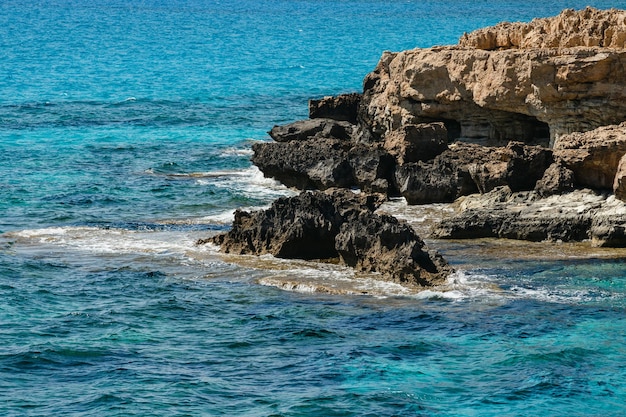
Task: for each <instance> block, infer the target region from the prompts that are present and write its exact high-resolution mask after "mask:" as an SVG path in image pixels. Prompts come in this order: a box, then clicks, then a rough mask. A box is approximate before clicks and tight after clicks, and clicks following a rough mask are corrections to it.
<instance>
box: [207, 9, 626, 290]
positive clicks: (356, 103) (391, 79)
mask: <svg viewBox="0 0 626 417" xmlns="http://www.w3.org/2000/svg"><path fill="white" fill-rule="evenodd" d="M625 22H626V11H621V10H615V9H611V10H597V9H593V8H586V9H584V10H580V11H574V10H564V11H563V12H562V13H561V14H559V15H558V16H555V17H552V18H545V19H535V20H533V21H532V22H530V23H501V24H499V25H496V26H494V27H490V28H485V29H480V30H478V31H475V32H472V33H469V34H464V35H463V36H462V37H461V39H460V41H459V44H458V45H454V46H444V47H432V48H426V49H414V50H410V51H403V52H397V53H392V52H385V53H384V54H383V55H382V57H381V59H380V61H379V63H378V65H377V66H376V68H375V69H374V71H373V72H371V73H370V74H368V75H367V76H366V77H365V79H364V82H363V91H362V93H352V94H344V95H340V96H336V97H324V98H322V99H319V100H311V101H310V102H309V119H306V120H301V121H297V122H294V123H290V124H288V125H284V126H275V127H274V128H273V129H272V130H271V131H270V132H269V134H270V136H271V138H272V139H273V141H271V142H263V143H257V144H255V145H253V151H254V155H253V157H252V162H253V163H254V164H255V165H256V166H257V167H259V169H260V170H261V171H262V172H263V173H264V175H265V176H267V177H271V178H274V179H276V180H278V181H280V182H282V183H283V184H285V185H287V186H289V187H294V188H297V189H299V190H302V191H303V193H302V194H301V195H300V196H298V197H294V198H292V199H281V200H278V201H277V202H275V203H274V204H273V205H272V207H271V208H270V209H268V210H266V211H263V212H257V213H245V212H238V213H237V214H236V216H235V222H234V224H233V229H232V230H231V231H230V232H229V233H228V234H226V235H221V236H218V237H215V238H213V239H212V240H211V241H212V242H213V243H216V244H219V245H221V248H222V250H223V251H226V252H237V253H250V254H262V253H271V254H274V255H275V256H279V257H281V256H284V257H296V258H303V259H307V258H308V259H311V258H315V259H319V258H338V259H340V260H341V262H343V263H345V264H346V265H350V266H354V267H356V268H357V269H360V270H363V271H376V272H380V273H381V275H383V276H385V277H386V279H389V280H392V281H394V282H400V283H403V284H407V283H408V284H409V285H416V286H429V285H437V284H438V283H441V282H442V281H441V280H442V279H443V277H445V276H446V275H447V274H449V273H450V272H451V271H452V268H450V267H449V266H448V264H447V263H446V262H445V260H443V259H442V258H441V257H440V256H439V255H437V254H435V253H434V252H432V251H429V250H428V249H427V248H426V246H425V245H424V243H423V241H422V239H421V238H420V237H419V236H417V235H416V234H415V233H414V232H411V231H410V230H408V229H411V228H410V226H408V225H407V224H405V223H403V222H399V221H398V220H396V219H394V218H392V217H390V216H384V215H379V214H376V213H374V209H375V206H376V204H378V203H374V202H375V201H378V202H380V200H381V199H385V198H391V197H399V196H402V197H404V198H405V199H406V201H407V203H408V204H411V205H418V204H429V203H450V204H451V207H453V208H454V210H455V212H454V214H453V215H452V216H447V217H446V218H442V219H441V222H440V223H439V224H438V225H437V226H436V227H435V228H434V230H433V235H432V236H431V237H433V238H437V239H472V238H484V237H494V238H508V239H520V240H529V241H544V240H548V241H563V242H567V241H586V240H589V241H590V242H591V244H592V245H594V246H608V247H626V203H625V201H626V122H625V121H626V73H625V72H624V71H623V68H624V67H625V66H626V23H625ZM338 189H344V191H341V190H338ZM346 189H358V190H360V192H361V194H355V193H353V192H349V191H345V190H346ZM312 190H316V191H312ZM324 190H326V192H323V191H324ZM373 195H376V196H377V197H373ZM378 196H382V197H378ZM289 207H290V208H289ZM331 208H332V209H331ZM407 227H408V229H407ZM383 236H384V237H383ZM390 236H393V238H391V237H390ZM292 252H293V253H292Z"/></svg>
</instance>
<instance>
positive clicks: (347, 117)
mask: <svg viewBox="0 0 626 417" xmlns="http://www.w3.org/2000/svg"><path fill="white" fill-rule="evenodd" d="M359 104H361V94H358V93H351V94H342V95H339V96H336V97H332V96H328V97H324V98H322V99H320V100H309V118H311V119H319V118H326V119H334V120H343V121H346V122H350V123H352V124H356V123H357V113H358V109H359Z"/></svg>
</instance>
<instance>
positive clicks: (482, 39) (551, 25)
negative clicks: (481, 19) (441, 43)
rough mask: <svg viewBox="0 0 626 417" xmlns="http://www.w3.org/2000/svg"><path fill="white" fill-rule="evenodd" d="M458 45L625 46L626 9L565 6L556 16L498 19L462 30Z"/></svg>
mask: <svg viewBox="0 0 626 417" xmlns="http://www.w3.org/2000/svg"><path fill="white" fill-rule="evenodd" d="M459 45H460V46H465V47H471V48H476V49H484V50H487V51H492V50H496V49H511V48H518V49H534V48H574V47H577V46H584V47H605V48H624V47H625V46H626V12H624V11H622V10H615V9H612V10H597V9H594V8H591V7H587V8H586V9H584V10H581V11H578V12H577V11H575V10H572V9H566V10H563V11H562V12H561V14H559V15H558V16H556V17H552V18H547V19H534V20H533V21H532V22H530V23H508V22H504V23H500V24H498V25H496V26H493V27H489V28H485V29H479V30H476V31H474V32H472V33H470V34H465V35H463V36H462V37H461V40H460V41H459Z"/></svg>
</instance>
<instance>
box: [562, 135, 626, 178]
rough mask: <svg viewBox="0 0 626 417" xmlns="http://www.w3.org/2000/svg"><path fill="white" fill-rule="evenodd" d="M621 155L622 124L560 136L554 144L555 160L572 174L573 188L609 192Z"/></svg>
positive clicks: (624, 149)
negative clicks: (574, 182)
mask: <svg viewBox="0 0 626 417" xmlns="http://www.w3.org/2000/svg"><path fill="white" fill-rule="evenodd" d="M625 154H626V123H622V124H620V125H613V126H603V127H600V128H598V129H595V130H592V131H589V132H585V133H572V134H569V135H564V136H562V137H560V138H559V140H558V141H557V142H556V143H555V144H554V156H555V158H556V159H558V160H559V161H561V163H562V164H563V165H565V166H566V167H568V168H569V169H571V170H572V171H573V172H574V177H575V180H576V184H577V185H578V186H582V187H591V188H596V189H613V185H614V180H615V175H616V174H617V168H618V165H619V162H620V159H621V158H622V157H623V156H624V155H625Z"/></svg>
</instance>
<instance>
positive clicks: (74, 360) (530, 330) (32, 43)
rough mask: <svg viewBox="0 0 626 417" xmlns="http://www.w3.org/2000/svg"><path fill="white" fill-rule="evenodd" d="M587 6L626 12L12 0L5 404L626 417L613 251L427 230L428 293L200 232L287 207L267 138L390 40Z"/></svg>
mask: <svg viewBox="0 0 626 417" xmlns="http://www.w3.org/2000/svg"><path fill="white" fill-rule="evenodd" d="M587 5H591V6H595V7H598V8H610V7H617V8H626V1H594V0H583V1H558V0H557V1H552V2H546V1H537V0H530V1H523V2H522V1H506V2H504V1H488V0H474V1H471V2H470V1H461V0H446V1H434V0H423V1H417V0H387V1H382V0H3V1H2V3H1V4H0V415H2V416H544V417H545V416H623V415H626V252H625V251H623V250H622V251H620V250H609V249H593V248H590V245H589V243H588V242H583V243H579V244H568V243H559V242H552V243H545V242H544V243H527V242H512V241H496V240H477V241H436V240H427V243H428V244H429V246H430V247H432V248H436V249H438V250H439V251H440V252H441V253H442V254H443V255H444V256H445V257H446V258H447V259H448V260H449V262H450V263H451V264H452V265H453V266H454V267H455V268H456V271H457V272H456V273H455V274H454V275H452V276H451V277H450V279H449V281H448V283H447V284H446V285H445V286H443V287H441V288H434V289H429V290H427V291H423V292H415V291H410V290H408V289H406V288H404V287H401V286H398V285H395V284H390V283H386V282H384V281H381V280H380V279H379V277H378V276H377V275H375V274H369V275H365V274H357V273H355V272H354V271H353V270H351V269H349V268H346V267H342V266H340V265H335V264H332V263H323V264H322V263H315V262H305V261H288V260H280V259H276V258H273V257H271V256H263V257H246V256H233V255H223V254H221V253H220V252H219V250H218V248H217V247H215V246H212V245H202V246H198V245H196V244H195V242H196V241H197V240H198V239H199V238H206V237H209V236H212V235H215V234H217V233H222V232H225V231H227V230H228V229H229V227H230V224H231V221H232V218H233V212H234V210H236V209H238V208H241V209H246V210H255V209H261V208H263V207H267V206H268V205H269V204H270V203H271V202H272V201H273V200H274V199H276V198H278V197H280V196H290V195H295V194H296V192H295V191H294V190H290V189H287V188H285V187H284V186H282V185H281V184H279V183H277V182H275V181H273V180H271V179H267V178H264V177H263V174H262V173H261V172H260V171H259V170H258V169H257V168H255V167H254V166H253V165H252V164H251V163H250V157H251V155H252V150H251V146H252V144H254V143H257V142H260V141H268V140H270V138H269V136H268V135H267V131H268V130H269V129H271V128H272V126H273V125H275V124H285V123H289V122H292V121H295V120H298V119H302V118H306V117H307V115H308V108H307V101H308V100H309V99H311V98H320V97H323V96H326V95H336V94H341V93H348V92H355V91H361V89H362V80H363V77H364V76H365V75H366V74H367V73H368V72H370V71H372V70H373V69H374V67H375V66H376V63H377V61H378V59H379V57H380V56H381V54H382V53H383V51H386V50H390V51H400V50H405V49H411V48H415V47H429V46H433V45H446V44H454V43H456V42H457V41H458V38H459V37H460V36H461V35H463V33H464V32H469V31H471V30H474V29H477V28H479V27H483V26H486V25H493V24H496V23H498V22H501V21H530V20H531V19H532V18H534V17H547V16H552V15H556V14H558V13H559V12H560V11H561V10H562V9H564V8H576V9H580V8H583V7H585V6H587ZM382 210H386V211H387V212H390V213H392V214H395V215H397V216H398V217H401V218H405V219H407V220H408V221H409V222H411V223H412V224H413V225H414V226H415V227H416V229H418V230H427V228H428V225H429V224H431V223H432V222H433V221H436V219H437V218H438V217H440V216H442V215H445V214H446V213H448V212H449V210H450V208H449V207H448V206H446V205H432V206H424V207H416V206H411V207H410V206H407V205H406V203H405V202H404V201H403V200H402V199H396V200H393V201H390V202H389V203H386V204H385V205H384V206H383V208H382Z"/></svg>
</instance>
